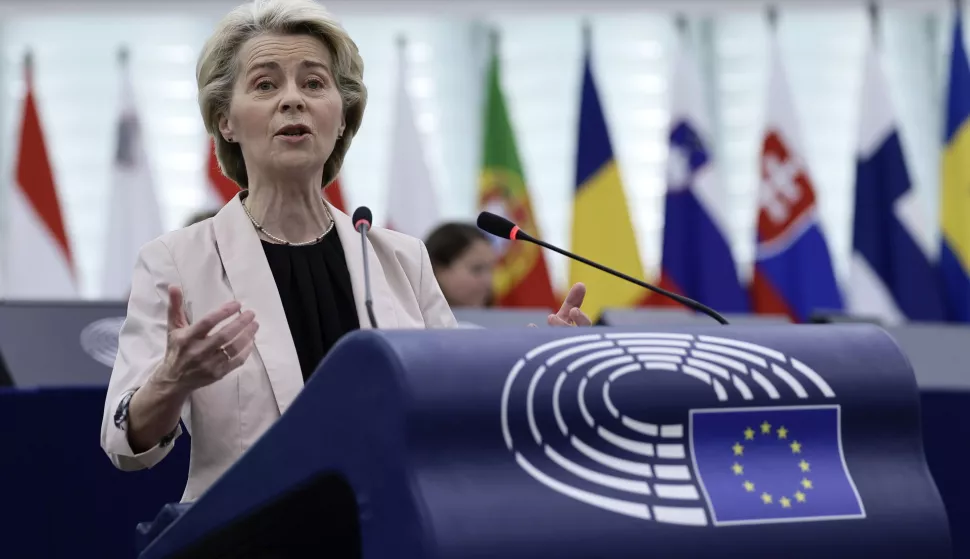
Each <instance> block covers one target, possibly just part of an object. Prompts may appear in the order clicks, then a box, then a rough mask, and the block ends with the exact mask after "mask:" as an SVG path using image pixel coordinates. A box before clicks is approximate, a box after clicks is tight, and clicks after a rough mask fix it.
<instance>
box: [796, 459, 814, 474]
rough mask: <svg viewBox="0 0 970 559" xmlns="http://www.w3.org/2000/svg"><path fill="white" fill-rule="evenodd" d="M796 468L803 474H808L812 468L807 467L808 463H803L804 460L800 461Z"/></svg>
mask: <svg viewBox="0 0 970 559" xmlns="http://www.w3.org/2000/svg"><path fill="white" fill-rule="evenodd" d="M798 467H799V468H801V470H802V471H803V472H810V471H812V468H811V466H810V465H809V463H808V462H806V461H804V460H802V461H801V462H799V463H798Z"/></svg>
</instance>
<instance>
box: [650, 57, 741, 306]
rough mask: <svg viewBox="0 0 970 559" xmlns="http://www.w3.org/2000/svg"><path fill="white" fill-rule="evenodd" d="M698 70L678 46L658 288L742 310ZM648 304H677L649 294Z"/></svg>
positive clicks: (709, 119)
mask: <svg viewBox="0 0 970 559" xmlns="http://www.w3.org/2000/svg"><path fill="white" fill-rule="evenodd" d="M704 91H706V88H705V87H704V85H703V80H702V78H701V74H700V71H699V69H698V67H697V63H696V61H695V60H694V57H693V56H692V53H691V52H690V51H689V49H688V48H687V45H686V44H685V45H684V48H682V49H681V51H680V54H679V56H678V58H677V60H676V62H675V65H674V76H673V82H672V85H671V98H672V99H673V105H672V107H671V124H670V138H669V139H670V152H669V156H668V162H667V197H666V201H665V208H664V232H663V258H662V262H661V275H660V286H661V287H663V288H664V289H667V290H668V291H673V292H675V293H679V294H681V295H685V296H687V297H690V298H692V299H696V300H698V301H700V302H702V303H704V304H706V305H709V306H711V307H713V308H715V309H717V310H719V311H722V312H732V313H743V312H748V310H749V304H748V294H747V292H746V290H745V289H744V288H742V287H741V282H740V280H739V279H738V272H737V268H736V267H735V264H734V255H733V254H732V253H731V248H730V245H729V243H728V235H727V232H728V229H729V228H728V224H729V218H728V215H727V212H726V210H725V202H726V196H725V192H724V188H723V185H722V183H721V182H720V180H719V177H718V173H717V166H716V165H715V161H714V158H713V154H712V153H711V149H710V147H711V144H712V137H713V127H712V120H711V118H710V115H709V112H708V110H707V105H706V103H705V101H704ZM647 303H648V304H649V305H650V306H676V307H678V308H680V307H681V305H680V303H678V302H676V301H674V300H672V299H669V298H667V297H663V296H660V295H651V296H650V298H649V299H648V300H647Z"/></svg>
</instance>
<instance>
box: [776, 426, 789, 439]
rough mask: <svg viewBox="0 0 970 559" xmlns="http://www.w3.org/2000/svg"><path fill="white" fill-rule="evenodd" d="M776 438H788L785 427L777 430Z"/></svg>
mask: <svg viewBox="0 0 970 559" xmlns="http://www.w3.org/2000/svg"><path fill="white" fill-rule="evenodd" d="M778 438H779V439H787V438H788V429H785V426H784V425H782V426H781V429H778Z"/></svg>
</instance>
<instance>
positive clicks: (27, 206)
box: [3, 55, 78, 299]
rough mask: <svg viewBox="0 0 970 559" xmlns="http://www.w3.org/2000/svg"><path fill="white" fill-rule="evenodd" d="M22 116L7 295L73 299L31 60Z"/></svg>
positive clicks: (65, 239)
mask: <svg viewBox="0 0 970 559" xmlns="http://www.w3.org/2000/svg"><path fill="white" fill-rule="evenodd" d="M24 66H25V74H26V81H27V92H26V96H25V98H24V108H23V116H22V117H21V118H22V120H21V125H20V126H21V127H20V145H19V147H18V150H17V162H16V165H17V168H16V174H15V180H14V187H13V189H12V191H11V196H10V203H9V205H8V207H7V208H6V210H7V211H8V212H9V213H7V226H8V229H7V234H6V239H5V241H6V243H5V244H6V250H5V251H4V252H5V255H6V262H5V263H4V264H5V265H4V266H3V271H4V273H5V274H4V275H5V282H4V283H5V285H4V288H5V296H6V297H8V298H11V299H73V298H75V297H77V294H78V290H77V283H76V280H75V276H74V264H73V258H72V256H71V243H70V241H69V239H68V234H67V227H66V226H65V223H64V218H63V216H62V214H61V204H60V201H59V200H58V196H57V188H56V187H55V185H54V173H53V172H52V170H51V165H50V160H49V158H48V157H47V147H46V146H45V144H44V132H43V130H42V128H41V125H40V115H39V114H38V111H37V105H36V104H35V100H34V83H33V75H32V68H31V62H30V56H29V55H28V56H27V59H26V61H25V64H24Z"/></svg>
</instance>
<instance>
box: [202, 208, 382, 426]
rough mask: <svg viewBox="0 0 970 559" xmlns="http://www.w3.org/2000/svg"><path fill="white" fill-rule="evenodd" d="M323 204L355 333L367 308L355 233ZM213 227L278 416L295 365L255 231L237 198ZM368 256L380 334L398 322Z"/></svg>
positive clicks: (294, 379) (366, 324)
mask: <svg viewBox="0 0 970 559" xmlns="http://www.w3.org/2000/svg"><path fill="white" fill-rule="evenodd" d="M327 204H328V207H329V208H330V213H331V214H332V215H333V219H334V228H335V229H336V231H337V234H338V235H339V236H340V244H341V245H342V247H343V249H344V258H345V259H346V262H347V269H348V271H349V273H350V281H351V286H352V288H353V293H354V303H355V305H356V308H357V318H358V321H359V322H360V327H361V328H370V320H369V319H368V317H367V307H366V306H365V305H364V259H363V255H362V252H361V249H362V246H361V240H360V233H358V232H357V231H355V230H354V226H353V223H351V220H350V216H348V215H347V214H345V213H343V212H341V211H340V210H338V209H336V208H334V207H333V206H332V205H330V204H329V202H328V203H327ZM213 227H214V229H215V238H216V244H217V246H218V249H219V254H220V257H221V258H222V265H223V268H224V269H225V271H226V277H227V279H228V281H229V285H230V286H231V288H232V291H233V293H234V294H235V296H236V299H237V300H239V301H242V303H243V308H244V309H249V310H252V311H253V312H254V313H255V314H256V320H257V321H259V323H260V326H261V328H260V329H259V332H257V333H256V340H255V345H256V352H257V353H258V354H259V357H260V359H261V360H262V362H263V365H264V366H265V367H266V374H267V375H268V376H269V381H270V385H271V386H272V387H273V395H274V396H275V398H276V403H277V405H278V406H279V409H280V414H283V413H284V412H286V410H287V409H288V408H289V406H290V404H292V403H293V400H294V399H296V397H297V395H298V394H299V392H300V390H301V389H302V388H303V375H302V373H301V372H300V359H299V357H298V356H297V353H296V346H295V345H294V344H293V337H292V335H291V334H290V328H289V324H288V323H287V320H286V312H285V311H284V310H283V303H282V301H281V300H280V295H279V290H278V289H277V287H276V280H275V279H274V278H273V272H272V270H270V267H269V264H268V263H267V261H266V256H265V253H264V252H263V247H262V244H261V241H260V239H259V235H258V234H257V233H256V228H255V227H253V224H252V222H251V221H250V220H249V216H247V215H246V211H245V210H244V209H243V206H242V201H241V200H240V197H239V196H238V195H237V196H234V197H233V198H232V200H230V201H229V203H227V204H226V205H225V206H224V207H223V208H222V209H221V210H220V211H219V213H218V214H216V216H215V218H214V219H213ZM367 252H368V264H369V266H370V275H371V277H370V279H371V290H372V295H373V299H374V315H375V318H376V319H377V324H378V326H380V327H381V328H394V327H396V326H397V324H398V321H397V315H396V313H395V311H394V305H393V299H392V292H391V289H390V286H389V285H388V283H387V278H386V277H385V276H384V270H383V267H382V266H381V263H380V260H379V259H378V258H377V254H376V253H375V251H374V247H372V246H369V247H368V251H367Z"/></svg>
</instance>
